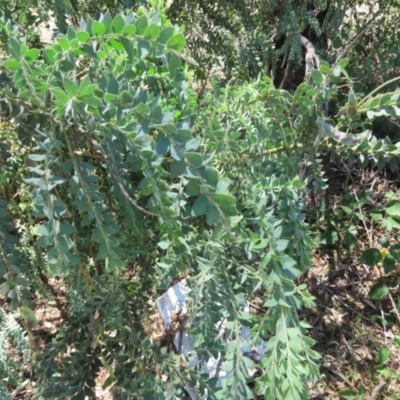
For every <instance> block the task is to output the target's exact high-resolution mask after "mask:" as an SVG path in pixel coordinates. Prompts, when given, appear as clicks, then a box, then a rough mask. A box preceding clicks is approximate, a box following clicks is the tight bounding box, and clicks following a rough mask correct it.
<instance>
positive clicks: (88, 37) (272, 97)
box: [0, 1, 400, 399]
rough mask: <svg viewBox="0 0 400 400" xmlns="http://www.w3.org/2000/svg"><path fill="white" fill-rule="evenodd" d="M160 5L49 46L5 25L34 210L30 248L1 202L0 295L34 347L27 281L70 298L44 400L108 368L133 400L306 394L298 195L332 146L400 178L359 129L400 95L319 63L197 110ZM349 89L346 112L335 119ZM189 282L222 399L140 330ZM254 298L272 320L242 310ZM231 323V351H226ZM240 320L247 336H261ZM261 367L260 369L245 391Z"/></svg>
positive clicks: (228, 92)
mask: <svg viewBox="0 0 400 400" xmlns="http://www.w3.org/2000/svg"><path fill="white" fill-rule="evenodd" d="M151 6H152V7H150V8H149V9H146V8H144V7H139V8H138V10H137V12H135V13H133V12H132V11H129V12H126V13H123V14H117V15H115V16H112V15H111V14H110V13H108V12H106V13H104V14H102V15H101V16H100V18H99V19H98V20H94V19H92V18H89V19H87V21H86V22H81V23H80V26H79V28H73V27H68V28H67V30H66V31H65V35H59V36H58V37H57V39H56V40H55V41H54V44H52V45H49V46H46V47H45V48H44V49H42V50H39V49H35V48H29V47H28V46H27V45H26V44H25V43H24V39H23V37H21V36H19V35H18V34H17V33H16V31H13V30H12V29H11V28H10V25H6V24H3V25H2V26H1V28H2V30H3V33H4V34H5V35H6V39H7V40H6V44H7V52H8V55H7V60H6V61H4V62H3V64H2V68H4V69H5V70H6V71H7V72H8V74H9V76H10V81H6V82H4V83H3V85H2V88H1V100H2V103H1V105H2V113H3V116H4V117H6V118H7V120H8V121H10V122H12V124H13V126H14V127H15V130H16V131H17V133H18V137H19V140H21V143H23V150H24V152H25V153H26V156H27V157H26V159H25V160H24V163H25V164H26V167H25V168H24V169H23V171H22V172H21V174H22V175H21V178H20V181H19V182H20V183H21V185H28V186H29V188H30V196H31V201H32V204H33V205H32V209H30V208H28V209H27V210H25V214H26V215H27V216H29V218H26V221H25V222H24V226H25V230H26V231H27V236H28V238H29V239H28V242H29V248H30V250H31V252H30V253H27V252H26V249H25V248H24V246H23V244H22V242H21V235H15V227H13V225H12V224H10V221H9V220H8V219H7V218H8V217H7V213H9V212H13V206H15V200H14V199H13V198H12V197H11V198H7V201H8V202H9V204H10V205H11V211H10V208H7V204H6V203H5V202H4V203H1V207H2V208H1V211H2V213H1V218H2V219H1V221H5V222H6V223H4V224H1V225H0V228H1V236H0V245H1V248H0V257H1V258H0V260H1V261H0V279H1V288H2V293H4V294H5V295H6V296H7V297H8V298H9V300H10V307H12V308H13V309H14V310H18V311H19V312H20V313H21V316H22V320H23V324H24V326H25V328H26V330H27V333H28V335H29V337H30V338H34V337H35V326H36V321H35V318H34V316H33V315H32V311H31V309H32V308H33V307H34V305H33V304H32V299H31V295H30V293H29V291H28V290H27V289H30V288H31V287H34V285H36V283H35V282H36V281H35V277H34V276H32V275H31V274H32V270H35V269H36V270H38V269H39V270H40V271H41V272H42V273H43V274H45V275H46V276H60V277H63V279H64V282H65V285H66V292H67V297H68V314H69V320H68V322H66V324H65V326H64V327H63V328H62V329H60V330H59V332H58V334H57V337H56V338H55V340H53V342H52V343H50V344H48V345H47V347H46V348H45V349H44V350H43V351H40V352H38V349H36V348H34V347H35V346H33V345H32V346H31V347H32V350H34V351H35V355H34V356H33V355H32V357H33V358H34V361H35V362H36V361H37V363H35V364H34V367H33V368H34V370H35V373H36V378H37V380H38V381H37V383H36V386H35V391H36V398H38V399H39V398H51V399H54V398H65V397H72V398H77V399H79V398H84V397H85V396H93V395H94V387H95V378H96V375H97V374H98V372H99V370H100V368H106V369H107V371H108V373H109V378H108V379H107V381H106V383H105V385H106V386H109V385H112V384H114V385H116V387H117V388H119V390H120V391H121V393H122V395H123V396H125V397H126V398H131V397H132V396H134V397H135V398H152V399H166V398H182V397H184V392H183V389H182V388H183V386H184V385H185V384H189V385H190V386H192V387H196V388H197V389H198V390H199V393H200V394H203V393H205V391H206V390H207V393H208V396H209V398H223V399H231V398H232V399H241V398H243V399H246V398H254V397H255V396H256V394H257V395H264V396H265V398H267V399H275V398H276V399H279V398H285V399H300V398H307V391H306V382H307V381H310V380H315V379H317V378H318V376H319V368H318V365H317V362H318V361H317V360H318V358H319V355H318V354H317V353H316V352H315V351H314V350H313V349H312V346H313V344H314V341H313V340H311V339H310V338H309V337H308V336H307V330H308V328H309V327H310V326H309V324H308V323H307V322H305V321H301V320H299V317H298V314H297V312H298V310H299V309H300V308H301V307H304V306H306V307H310V306H313V304H314V303H313V298H312V296H311V295H310V294H309V293H308V292H307V290H306V287H305V285H296V284H295V282H294V280H295V278H296V277H298V276H299V275H300V274H302V273H303V272H305V271H306V270H307V268H309V267H310V254H309V252H310V248H311V245H312V243H311V239H310V237H309V229H308V226H307V224H306V222H305V214H304V204H303V197H304V194H305V193H306V192H307V190H308V189H307V188H308V185H314V186H315V187H322V186H323V185H325V183H324V181H323V178H324V175H323V168H322V165H321V163H320V162H319V158H320V153H321V152H325V151H328V152H331V153H332V154H334V155H335V156H337V157H341V158H342V159H344V160H346V161H348V160H350V161H351V160H355V159H358V160H359V161H360V162H362V163H366V162H370V163H372V164H374V163H375V164H378V165H379V166H380V167H382V168H383V167H384V166H386V165H390V166H392V167H393V168H396V166H397V156H398V153H399V148H400V146H399V145H395V144H392V143H391V142H390V140H388V139H382V140H378V139H376V138H375V137H373V136H371V133H370V132H368V131H364V132H363V133H361V134H360V133H359V132H360V131H361V130H364V129H365V128H366V126H365V123H364V122H363V120H362V119H357V118H358V117H359V116H362V117H363V118H364V117H365V116H368V117H369V118H374V117H375V115H376V114H377V113H380V112H382V110H387V112H390V113H391V115H396V116H398V110H399V108H398V98H399V95H400V93H399V92H398V91H393V92H390V93H389V94H386V95H381V94H380V92H375V93H371V95H367V96H365V97H364V99H361V100H360V99H358V101H357V99H356V97H357V96H356V95H355V94H354V95H353V91H352V90H351V89H349V88H348V86H351V84H352V82H350V80H349V77H348V73H347V71H346V66H347V65H348V62H349V59H341V60H340V61H338V62H337V63H335V64H334V65H332V66H330V65H329V64H328V63H327V62H323V61H321V63H320V65H319V69H313V70H312V71H311V74H310V75H309V76H308V77H307V81H306V82H303V83H301V84H300V85H299V86H298V87H297V88H296V90H295V91H294V93H291V92H289V91H286V90H280V89H276V88H275V87H274V85H273V83H272V81H271V79H270V78H268V77H264V78H263V79H259V80H256V81H254V82H247V83H244V84H242V85H240V86H237V85H233V86H229V85H227V86H226V87H224V88H222V89H221V88H218V85H215V87H214V88H213V89H212V90H210V91H209V92H207V93H206V94H205V96H204V98H203V100H202V101H201V102H198V100H197V96H196V94H195V92H194V91H193V89H192V84H193V80H192V73H191V72H189V71H188V66H187V61H188V60H190V57H188V55H187V54H186V50H185V44H186V39H185V35H184V32H183V30H182V29H181V28H179V27H177V26H174V25H172V24H171V23H170V21H169V20H168V19H167V16H166V10H165V8H164V6H163V5H162V3H161V2H158V1H154V2H151ZM343 83H345V84H346V85H347V88H346V90H347V93H348V94H349V96H348V100H347V103H346V104H343V106H344V108H343V109H344V111H343V113H341V116H338V118H337V119H336V120H333V119H327V118H326V117H325V107H326V103H327V101H328V100H331V99H335V98H336V96H337V93H338V87H339V86H342V85H343ZM381 89H382V90H383V89H384V86H382V88H381ZM8 150H9V149H8ZM5 162H7V160H5ZM4 193H5V192H4ZM11 215H13V216H15V213H12V214H11ZM15 220H17V218H14V222H15ZM181 276H188V280H189V285H190V287H191V290H192V292H191V298H192V301H191V304H190V306H189V315H190V318H191V326H192V327H191V328H190V330H191V333H192V334H193V335H194V336H195V338H196V350H197V351H198V352H199V353H200V354H204V357H205V358H207V357H208V356H207V354H206V353H205V351H206V350H207V351H208V352H210V353H211V354H213V355H217V354H218V353H219V352H220V353H221V354H222V366H221V367H222V368H223V369H225V370H231V369H232V368H233V373H232V374H231V375H230V376H229V377H228V378H227V379H226V380H225V381H224V385H223V387H222V388H216V386H215V385H216V382H215V380H206V379H205V378H204V376H202V375H201V371H200V370H199V368H194V369H189V368H187V367H186V366H185V365H186V364H185V361H186V359H185V356H184V355H176V354H175V353H174V352H172V351H168V350H167V349H166V348H160V347H159V345H158V344H155V343H153V342H151V340H150V339H149V337H148V335H147V334H146V324H147V322H148V318H149V316H150V315H151V313H152V312H153V310H152V309H151V308H150V307H149V305H148V299H149V297H150V298H151V299H154V298H156V297H157V296H158V294H159V293H160V291H163V290H165V289H166V288H168V286H169V285H170V283H171V281H172V280H174V279H176V278H178V277H181ZM256 292H257V294H259V295H260V296H262V298H263V301H264V306H265V307H266V310H267V311H266V313H265V314H264V315H253V314H251V313H249V312H247V311H245V310H246V306H247V304H248V302H249V301H250V300H251V299H252V297H253V296H254V293H256ZM224 319H225V323H224V329H225V332H226V337H228V338H229V342H228V343H226V342H225V341H224V340H223V339H222V338H220V339H217V340H215V337H216V335H217V333H218V330H217V324H218V323H219V322H220V321H221V320H224ZM241 326H250V327H251V339H250V343H243V339H242V338H240V337H239V334H240V329H241ZM261 338H262V339H264V340H267V347H266V354H265V357H264V358H263V359H262V360H261V362H260V363H259V364H258V365H255V363H254V362H253V361H252V360H250V359H249V358H247V357H245V356H244V355H243V354H242V352H241V351H240V346H242V345H244V344H245V345H247V346H250V347H251V346H252V345H253V344H255V343H257V342H258V341H259V340H260V339H261ZM71 349H73V350H74V351H71ZM251 367H257V368H258V369H259V370H260V376H259V377H257V378H256V379H255V386H251V387H250V386H249V385H248V383H249V381H250V380H251V379H250V377H249V373H248V368H251ZM165 376H166V377H167V382H165ZM10 384H11V383H10ZM11 385H12V384H11Z"/></svg>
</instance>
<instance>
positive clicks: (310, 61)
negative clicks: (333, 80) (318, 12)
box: [300, 36, 319, 78]
mask: <svg viewBox="0 0 400 400" xmlns="http://www.w3.org/2000/svg"><path fill="white" fill-rule="evenodd" d="M300 40H301V44H302V45H303V46H304V48H305V49H306V57H305V60H306V74H305V78H307V76H308V75H309V74H310V73H311V71H312V70H313V69H314V67H315V66H316V67H317V68H319V58H318V56H317V54H316V53H315V47H314V45H313V44H312V43H311V42H310V41H309V40H308V39H307V38H306V37H304V36H300Z"/></svg>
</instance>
